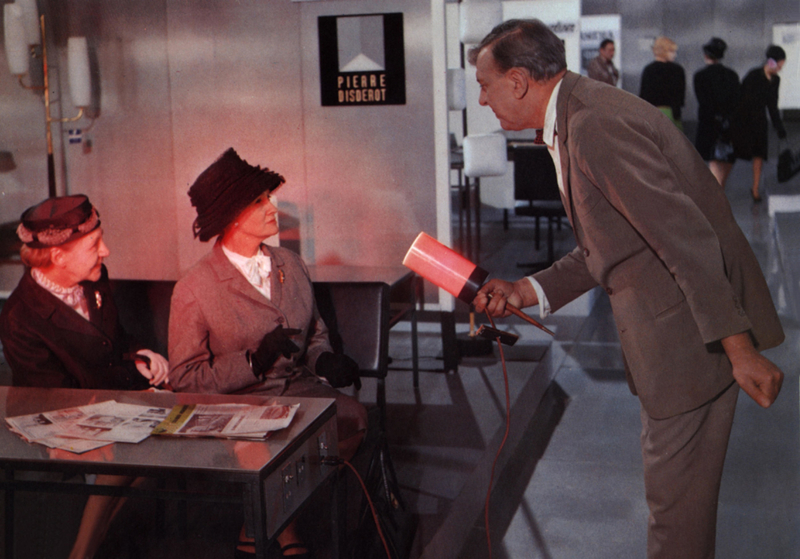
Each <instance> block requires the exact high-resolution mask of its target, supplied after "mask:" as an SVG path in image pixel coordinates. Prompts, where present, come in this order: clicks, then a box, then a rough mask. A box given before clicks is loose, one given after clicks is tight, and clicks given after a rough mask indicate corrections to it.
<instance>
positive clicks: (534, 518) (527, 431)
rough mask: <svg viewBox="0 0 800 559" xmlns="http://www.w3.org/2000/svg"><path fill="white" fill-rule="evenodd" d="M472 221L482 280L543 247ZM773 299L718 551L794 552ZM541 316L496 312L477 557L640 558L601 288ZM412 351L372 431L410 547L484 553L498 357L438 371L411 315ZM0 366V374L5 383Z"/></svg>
mask: <svg viewBox="0 0 800 559" xmlns="http://www.w3.org/2000/svg"><path fill="white" fill-rule="evenodd" d="M773 159H774V158H773ZM774 176H775V167H774V160H773V161H772V162H770V163H768V164H767V167H766V169H765V171H764V177H765V181H764V182H765V185H766V187H767V188H766V189H767V191H768V192H778V191H779V190H781V191H790V190H791V188H792V183H790V184H789V185H785V186H781V188H780V189H779V188H778V186H777V185H775V181H774V178H773V177H774ZM749 180H750V166H749V165H748V164H747V163H738V164H737V166H736V167H734V173H733V175H732V176H731V179H730V181H729V185H728V188H727V193H728V197H729V199H730V201H731V203H732V206H733V209H734V213H735V215H736V217H737V220H738V221H739V223H740V225H741V227H742V229H743V230H744V232H745V234H746V235H747V236H748V238H749V240H750V242H751V244H752V245H753V247H754V249H755V250H756V252H757V255H758V256H759V259H760V261H761V262H762V266H763V267H764V269H765V270H766V271H767V272H769V273H768V275H769V280H770V285H771V286H772V287H774V288H775V290H776V298H777V299H781V295H780V279H781V278H779V277H778V276H777V275H775V270H776V267H775V265H774V263H775V261H774V249H775V247H774V246H773V245H772V243H771V241H770V240H771V238H772V236H771V234H772V231H771V224H770V220H769V216H768V215H767V204H766V203H762V204H760V205H758V206H754V205H753V204H752V202H751V200H750V197H749V192H748V185H749ZM793 184H794V186H793V187H794V188H795V189H796V188H797V187H798V186H800V177H798V178H797V180H795V181H794V183H793ZM799 215H800V214H799ZM483 221H484V223H483V227H482V233H483V236H482V258H481V265H482V266H483V267H485V268H486V269H488V270H490V271H491V272H492V274H494V275H496V276H498V277H506V278H516V277H518V276H519V275H521V273H522V272H523V270H519V269H517V267H516V262H517V261H520V260H525V261H530V260H533V259H535V258H538V257H542V256H543V255H544V247H543V249H542V251H540V252H539V253H538V254H534V252H533V248H532V242H531V240H530V239H531V238H532V235H533V230H532V221H531V220H525V219H524V218H513V217H512V219H511V227H510V229H509V230H508V231H504V230H503V227H502V214H501V213H500V212H498V211H492V210H491V209H488V208H485V209H484V211H483ZM796 241H797V240H796ZM571 244H572V240H571V233H570V231H569V229H568V228H564V230H563V231H562V232H561V233H558V235H557V243H556V247H557V249H558V250H560V251H561V252H564V251H565V250H567V249H568V248H569V247H570V246H571ZM779 307H780V310H781V312H782V319H783V320H784V326H785V329H786V332H787V341H786V342H785V343H784V344H783V345H782V346H781V347H780V348H777V349H773V350H770V351H769V352H768V356H769V357H770V358H771V359H772V360H773V361H775V362H776V363H777V364H778V365H779V366H781V367H782V369H783V370H784V372H785V373H786V380H785V383H784V386H783V392H782V394H781V396H780V397H779V398H778V401H777V402H776V404H775V405H774V406H773V407H772V408H770V409H769V410H762V409H760V408H759V407H758V406H757V405H756V404H755V403H753V402H752V401H751V400H750V399H749V398H747V397H746V396H744V395H742V396H741V397H740V399H739V406H738V409H737V416H736V420H735V424H734V431H733V437H732V441H731V445H730V449H729V453H728V460H727V462H726V469H725V474H724V477H723V483H722V495H721V498H720V514H719V521H718V553H717V557H719V558H725V559H737V558H742V559H751V558H770V559H771V558H789V557H798V556H800V484H799V483H798V481H799V479H798V476H799V474H800V471H798V470H800V456H799V454H800V428H798V388H799V387H798V363H800V345H798V342H799V341H800V340H798V338H800V327H799V326H798V322H797V320H796V319H795V318H793V317H792V312H791V309H790V308H789V307H788V306H787V305H786V304H785V303H781V304H780V305H779ZM462 318H463V317H462ZM478 318H479V319H480V317H478ZM547 325H548V326H550V327H551V328H552V329H553V330H555V332H556V337H555V339H554V340H551V339H549V337H548V336H547V335H546V334H544V333H542V332H540V331H539V330H536V329H535V328H533V327H531V326H529V325H527V324H525V323H523V322H522V321H520V320H518V319H515V318H512V319H508V320H504V321H499V322H498V327H500V328H503V329H509V330H512V331H514V332H515V333H517V334H519V335H520V341H519V342H518V343H517V345H516V346H514V347H513V348H510V349H509V350H508V351H507V355H506V358H507V363H508V366H507V369H508V379H509V397H510V400H511V404H512V410H511V436H510V437H509V443H508V445H507V446H506V451H505V452H504V454H503V455H502V457H501V459H500V461H499V465H498V469H497V471H496V473H495V478H494V479H495V480H496V484H495V486H494V489H493V493H492V499H491V507H490V521H491V524H490V534H491V539H492V542H493V556H494V557H495V558H513V559H538V558H542V559H576V558H593V559H595V558H609V559H611V558H613V559H619V558H634V557H644V555H645V552H644V550H645V521H646V517H647V508H646V505H645V502H644V492H643V487H642V472H641V457H640V450H639V404H638V400H637V399H636V398H635V397H633V396H631V395H630V393H629V391H628V388H627V385H626V383H625V379H624V374H623V371H622V365H621V357H620V353H619V343H618V340H617V338H616V330H615V328H614V326H613V323H612V321H611V318H610V314H609V309H608V301H607V299H606V298H605V295H604V294H602V293H601V294H592V296H590V297H587V298H584V299H583V300H581V301H579V302H577V303H576V304H574V305H571V306H570V308H569V309H565V310H564V312H561V313H559V314H558V315H556V316H553V317H550V318H548V319H547ZM458 330H459V332H460V333H462V334H463V333H465V332H466V331H467V330H468V325H467V324H466V322H459V324H458ZM495 351H496V350H495ZM420 353H421V355H422V363H421V365H422V369H423V372H421V375H420V388H419V390H414V389H413V388H412V382H411V373H410V371H409V370H408V369H409V365H410V362H409V361H408V359H407V358H408V356H409V355H410V341H409V334H408V331H407V330H406V331H404V330H403V329H402V327H400V328H398V329H396V330H393V332H392V340H391V345H390V354H391V356H392V357H393V365H392V368H393V370H392V372H391V374H390V377H389V379H388V382H387V387H388V394H387V396H388V402H389V406H388V426H389V434H390V443H391V452H392V457H393V460H394V464H395V466H396V468H397V474H398V478H399V482H400V485H401V488H402V494H403V496H404V497H405V500H406V502H407V503H408V506H409V508H410V510H411V511H413V512H415V513H416V514H417V515H418V519H419V527H418V530H417V537H416V541H415V543H414V547H413V550H412V557H413V558H414V559H416V558H418V557H423V558H425V559H446V558H449V557H452V558H457V557H458V558H461V559H473V558H474V559H483V558H485V557H488V556H489V554H488V551H487V543H486V542H487V538H486V531H485V529H484V517H483V514H484V513H483V503H484V499H485V496H486V489H487V487H488V477H489V476H488V472H489V468H490V467H491V463H492V459H493V457H494V453H495V449H496V448H497V446H498V444H499V441H500V439H501V438H502V434H503V432H504V419H505V393H504V392H505V391H504V384H503V373H502V367H501V365H500V362H499V360H498V359H497V357H496V356H495V355H491V356H486V357H474V358H465V359H463V360H462V362H461V364H460V366H459V369H458V372H457V373H454V372H449V373H443V372H441V371H440V370H437V369H441V367H442V361H441V359H440V358H439V357H440V354H441V341H440V338H439V327H438V324H435V323H433V322H430V323H423V324H422V325H421V332H420ZM2 367H3V364H2V363H0V381H2V379H3V378H6V379H7V377H3V376H2V372H1V371H2ZM550 372H552V373H553V374H555V379H556V382H557V383H558V385H559V387H560V388H561V389H562V390H563V393H562V394H559V393H555V394H551V396H553V402H555V404H554V405H553V408H552V410H551V411H552V413H551V414H550V415H549V416H548V417H549V418H550V419H551V420H553V419H559V418H560V422H559V423H558V425H557V427H556V428H555V430H554V432H553V433H552V437H551V438H550V440H549V444H548V445H547V447H546V450H545V451H544V454H543V455H542V456H541V458H539V459H538V460H537V459H536V458H537V444H539V443H540V442H541V440H542V437H543V436H545V438H546V435H547V434H548V429H547V426H548V425H547V422H546V421H543V420H542V418H541V417H539V416H532V411H533V409H532V408H533V407H534V406H533V405H532V404H531V402H530V401H529V398H531V395H532V394H535V393H536V391H535V390H534V388H535V386H536V382H537V380H538V379H540V378H541V377H542V375H544V374H549V373H550ZM361 393H362V395H364V396H365V399H367V400H368V399H369V396H371V395H373V394H374V390H372V385H370V384H369V383H368V382H367V383H365V387H364V389H362V392H361ZM540 395H541V394H539V396H540ZM559 396H566V400H565V401H564V400H561V399H559ZM559 403H565V404H566V405H565V408H563V409H562V408H559V407H558V404H559ZM54 499H56V500H54ZM59 499H60V500H59ZM64 501H65V498H64V497H59V498H47V497H45V498H39V500H37V501H32V502H30V509H29V512H30V511H33V510H42V511H46V512H47V514H45V515H44V517H43V518H40V517H39V515H34V514H32V513H31V514H29V515H28V516H27V517H26V518H27V519H28V520H27V522H26V525H24V526H23V525H18V536H20V537H21V538H22V539H23V541H24V542H25V543H24V544H23V545H24V550H25V551H24V552H23V553H24V554H22V555H18V557H24V558H25V559H27V558H29V557H47V558H48V559H49V558H51V557H60V556H66V553H67V548H68V547H69V545H70V543H71V540H70V538H71V534H72V533H73V530H74V529H75V515H76V514H78V513H79V511H80V507H79V506H75V504H74V503H72V504H70V503H67V504H66V505H64V506H65V507H66V508H65V509H64V510H67V511H69V514H70V515H72V516H65V513H61V512H57V509H58V505H55V506H54V503H63V502H64ZM229 513H230V511H229V510H224V511H222V514H221V515H220V518H219V520H218V521H217V522H216V524H212V525H213V526H216V530H217V531H216V532H215V531H214V530H209V529H208V524H206V525H205V526H206V528H205V532H204V533H199V534H198V533H195V534H194V537H193V539H192V540H191V541H190V542H189V543H188V544H185V543H181V542H178V541H175V539H174V537H169V534H171V533H172V532H173V531H172V530H169V529H167V530H165V533H166V534H167V535H168V539H167V541H166V543H164V542H161V543H159V542H155V543H153V544H152V545H150V546H149V548H148V549H149V551H147V552H145V553H143V555H142V556H147V557H161V556H167V555H171V556H172V557H179V556H185V557H193V558H194V557H231V556H232V551H233V550H232V546H231V545H229V544H228V543H227V542H228V541H229V537H230V538H232V537H235V533H233V532H235V530H236V528H237V526H238V525H240V524H237V522H239V521H238V520H234V521H232V522H231V521H228V520H227V519H226V518H225V517H224V515H225V514H229ZM205 520H206V521H208V519H207V518H206V519H205ZM132 529H133V528H132ZM232 533H233V534H232ZM229 534H232V535H230V536H229ZM43 550H45V551H43ZM114 553H115V552H114V551H111V552H110V554H109V555H108V556H110V557H114V556H115V555H114ZM357 559H362V558H360V557H358V558H357Z"/></svg>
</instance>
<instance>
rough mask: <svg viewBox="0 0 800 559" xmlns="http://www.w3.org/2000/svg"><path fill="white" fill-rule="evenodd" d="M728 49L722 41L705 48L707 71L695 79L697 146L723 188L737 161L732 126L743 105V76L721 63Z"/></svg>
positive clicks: (714, 41)
mask: <svg viewBox="0 0 800 559" xmlns="http://www.w3.org/2000/svg"><path fill="white" fill-rule="evenodd" d="M727 47H728V45H727V44H726V43H725V41H723V40H722V39H720V38H718V37H713V38H712V39H711V40H710V41H709V42H708V43H706V44H705V45H703V58H705V61H706V67H705V68H703V69H702V70H699V71H698V72H697V73H695V75H694V94H695V95H696V96H697V102H698V108H697V136H696V137H695V143H694V145H695V147H696V148H697V151H698V152H699V153H700V156H701V157H702V158H703V160H705V161H708V167H709V169H711V172H712V173H713V174H714V176H715V177H716V178H717V181H718V182H719V184H720V185H722V187H723V188H724V187H725V181H727V179H728V174H729V173H730V172H731V167H733V163H734V162H735V161H736V156H735V155H734V153H733V144H732V143H731V137H730V123H731V118H732V115H733V111H734V109H735V108H736V104H737V103H738V102H739V76H738V74H737V73H736V72H734V71H733V70H731V69H730V68H726V67H725V66H723V65H722V62H720V61H721V60H722V57H723V56H725V49H726V48H727Z"/></svg>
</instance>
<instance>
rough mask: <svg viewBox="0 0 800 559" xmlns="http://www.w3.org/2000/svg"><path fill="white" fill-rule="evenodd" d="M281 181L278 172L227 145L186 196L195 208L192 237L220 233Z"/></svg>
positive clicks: (203, 237)
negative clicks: (254, 164) (261, 165)
mask: <svg viewBox="0 0 800 559" xmlns="http://www.w3.org/2000/svg"><path fill="white" fill-rule="evenodd" d="M284 182H285V179H284V178H283V177H282V176H281V175H279V174H278V173H275V172H273V171H270V170H269V169H267V168H264V169H262V168H261V167H258V166H256V167H254V166H253V165H250V164H249V163H248V162H247V161H245V160H243V159H242V158H241V157H239V155H238V154H237V153H236V151H234V149H233V148H228V150H227V151H226V152H225V153H223V154H222V155H221V156H220V157H219V159H217V160H216V161H214V163H212V164H211V165H210V166H209V167H208V169H206V170H205V171H203V172H202V173H200V176H199V177H197V180H195V181H194V184H193V185H192V186H191V187H190V188H189V192H188V194H189V199H190V200H191V201H192V206H194V207H195V209H196V210H197V219H195V220H194V223H193V224H192V229H193V230H194V236H195V237H200V240H201V241H203V242H206V241H208V240H209V239H211V238H213V237H216V236H217V235H220V234H221V233H222V232H223V231H224V230H225V227H227V226H228V224H229V223H231V222H232V221H233V220H234V219H236V217H237V216H238V215H239V214H240V213H241V212H242V210H244V209H245V208H246V207H247V206H249V205H250V204H251V203H252V202H253V200H255V199H256V198H258V197H259V196H260V195H261V194H263V193H264V192H266V191H269V192H272V191H273V190H275V189H276V188H278V187H279V186H280V185H282V184H283V183H284Z"/></svg>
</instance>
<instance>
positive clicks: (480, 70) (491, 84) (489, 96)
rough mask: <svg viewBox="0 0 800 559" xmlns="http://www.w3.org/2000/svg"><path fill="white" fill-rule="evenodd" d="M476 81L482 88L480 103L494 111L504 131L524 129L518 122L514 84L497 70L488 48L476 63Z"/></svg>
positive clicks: (481, 53) (482, 52)
mask: <svg viewBox="0 0 800 559" xmlns="http://www.w3.org/2000/svg"><path fill="white" fill-rule="evenodd" d="M475 79H477V80H478V84H479V85H480V86H481V92H480V96H479V97H478V103H479V104H480V105H482V106H488V107H489V108H491V109H492V111H493V112H494V115H495V116H496V117H497V119H498V120H499V121H500V126H501V127H502V128H503V130H522V129H524V128H525V126H524V125H522V124H521V123H519V122H517V121H518V120H519V118H518V114H517V113H518V106H517V103H516V101H517V99H516V97H515V95H514V82H513V81H512V80H510V79H508V77H507V76H506V74H505V73H502V72H500V71H499V70H498V69H497V67H496V65H495V62H494V56H493V55H492V53H491V52H490V51H489V49H488V48H484V49H483V50H482V51H481V52H480V54H479V55H478V59H477V60H476V62H475Z"/></svg>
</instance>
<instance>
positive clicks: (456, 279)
mask: <svg viewBox="0 0 800 559" xmlns="http://www.w3.org/2000/svg"><path fill="white" fill-rule="evenodd" d="M403 265H404V266H406V267H407V268H410V269H411V270H413V271H415V272H416V273H418V274H419V275H420V276H422V277H423V278H425V279H426V280H428V281H430V282H431V283H432V284H434V285H435V286H437V287H441V288H442V289H444V290H445V291H447V292H448V293H450V294H451V295H452V296H453V297H455V298H457V299H460V300H461V301H464V302H465V303H467V304H471V303H472V300H473V299H475V296H476V295H477V294H478V290H479V289H480V287H481V285H483V282H484V281H485V280H486V278H487V277H488V276H489V272H487V271H486V270H484V269H483V268H481V267H480V266H476V265H475V264H473V263H472V262H470V261H469V260H467V259H466V258H464V257H463V256H461V255H460V254H458V253H457V252H455V251H454V250H452V249H450V248H448V247H446V246H445V245H443V244H442V243H440V242H439V241H437V240H436V239H434V238H433V237H431V236H430V235H428V234H427V233H425V232H421V233H420V234H419V235H417V238H416V239H415V240H414V242H413V243H412V244H411V247H410V248H409V249H408V252H407V253H406V256H405V258H403ZM506 310H507V311H509V312H510V313H511V314H513V315H515V316H518V317H519V318H521V319H523V320H524V321H525V322H527V323H529V324H533V325H534V326H536V327H537V328H539V329H541V330H543V331H544V332H547V333H548V334H550V335H551V336H554V335H555V334H553V332H551V331H550V330H549V329H547V328H546V327H545V326H543V325H542V324H540V323H539V322H537V321H536V320H534V319H532V318H531V317H529V316H528V315H527V314H525V313H524V312H522V311H521V310H519V309H518V308H516V307H514V306H512V305H510V304H506Z"/></svg>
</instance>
